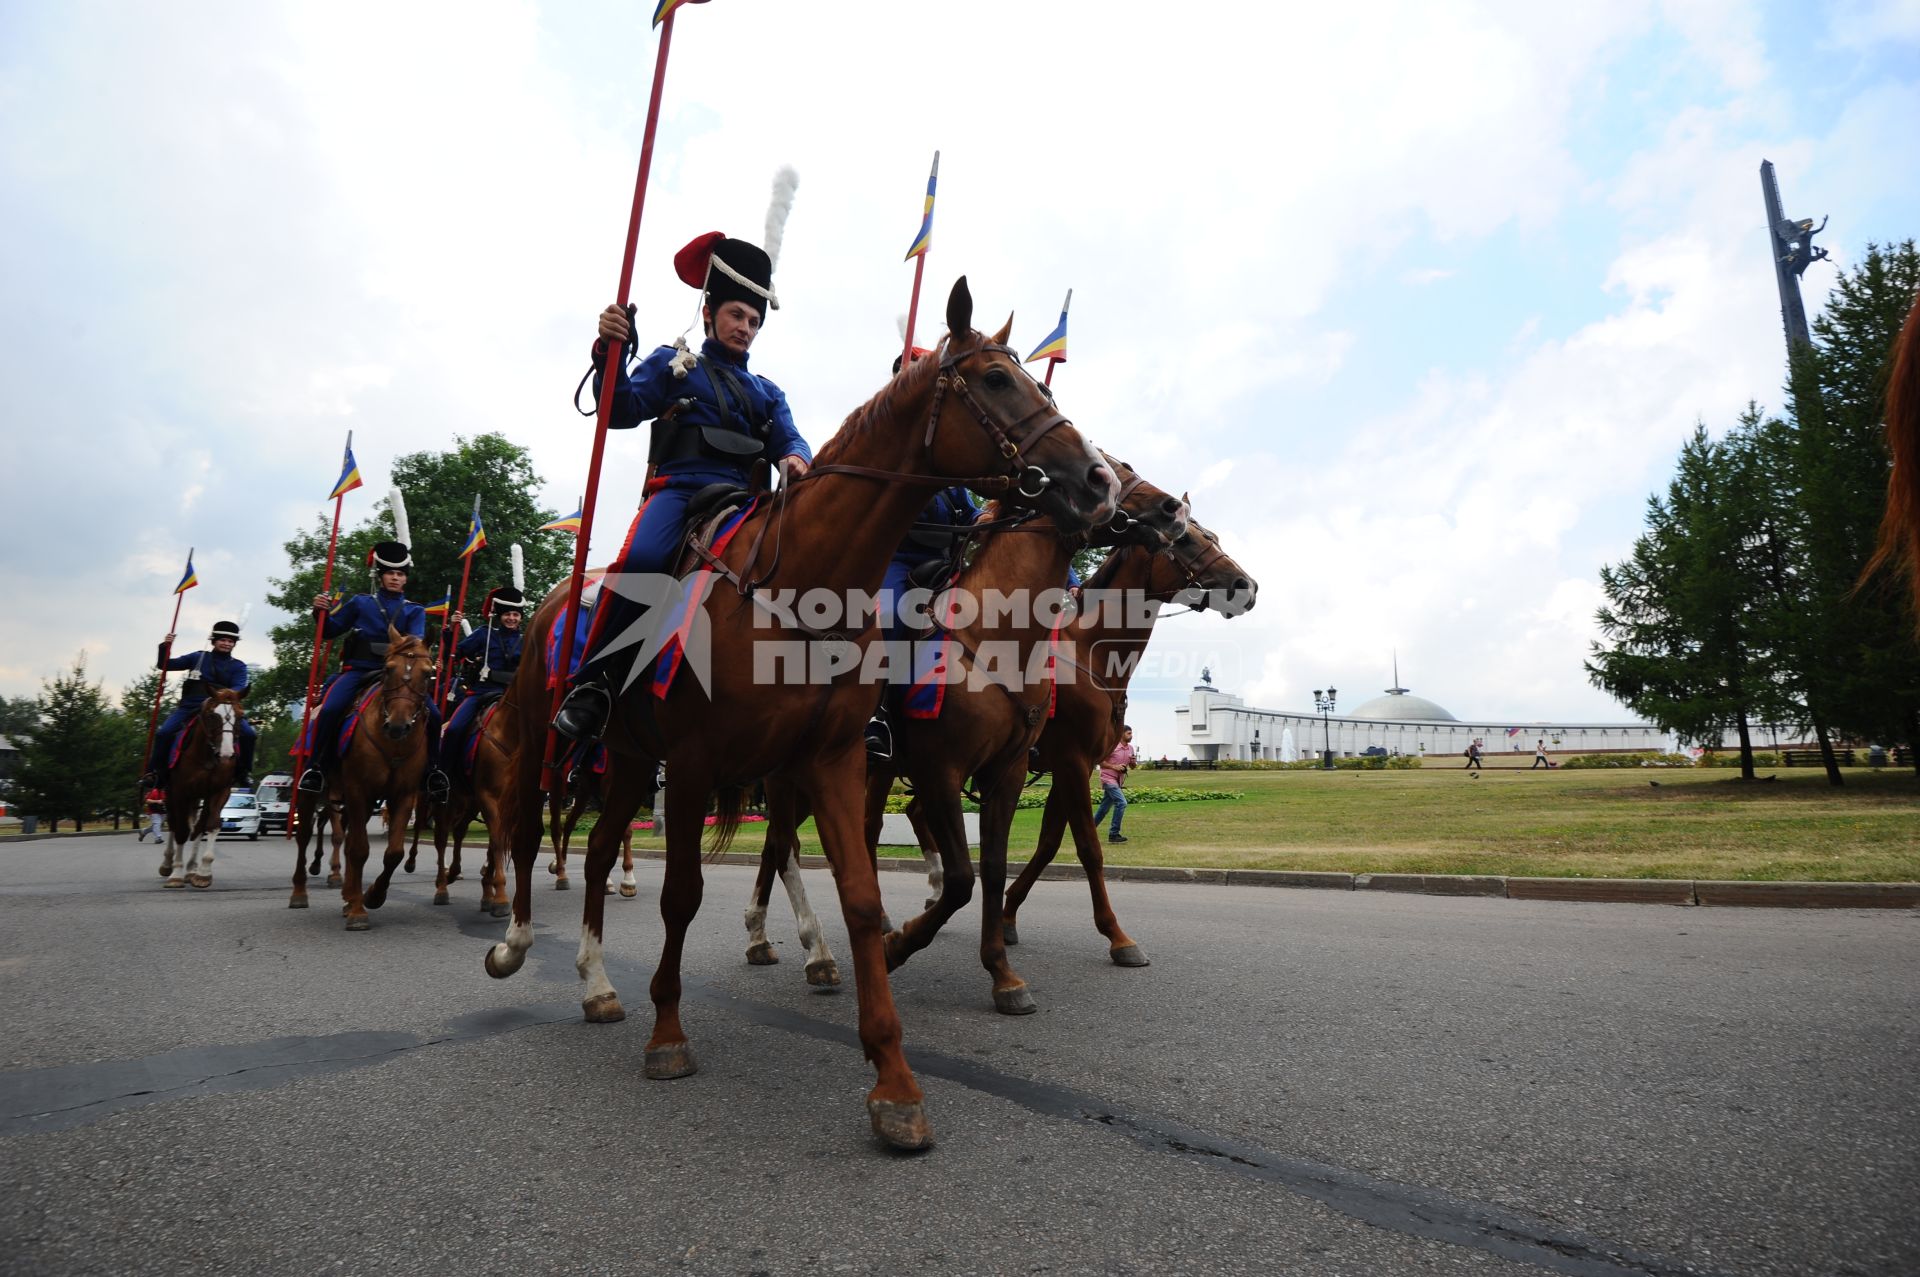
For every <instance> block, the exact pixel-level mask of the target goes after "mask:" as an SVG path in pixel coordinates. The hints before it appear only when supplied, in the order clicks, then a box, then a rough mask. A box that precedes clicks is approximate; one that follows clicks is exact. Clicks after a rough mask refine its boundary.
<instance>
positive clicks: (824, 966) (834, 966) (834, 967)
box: [807, 958, 840, 989]
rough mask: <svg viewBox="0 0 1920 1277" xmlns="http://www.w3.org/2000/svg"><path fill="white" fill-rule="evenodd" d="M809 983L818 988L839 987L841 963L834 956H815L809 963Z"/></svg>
mask: <svg viewBox="0 0 1920 1277" xmlns="http://www.w3.org/2000/svg"><path fill="white" fill-rule="evenodd" d="M807 983H808V984H810V985H812V986H813V987H814V988H816V989H837V988H839V987H840V966H839V964H838V963H836V962H835V961H834V960H833V959H832V958H815V959H814V960H813V961H812V962H809V963H808V964H807Z"/></svg>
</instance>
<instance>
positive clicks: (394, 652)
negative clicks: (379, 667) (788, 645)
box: [387, 634, 429, 660]
mask: <svg viewBox="0 0 1920 1277" xmlns="http://www.w3.org/2000/svg"><path fill="white" fill-rule="evenodd" d="M414 648H418V649H419V654H420V655H422V656H426V655H428V654H429V649H428V647H427V641H426V640H425V639H423V638H421V637H420V636H419V635H418V634H402V635H401V636H400V641H399V642H398V643H395V644H394V645H393V646H392V648H390V649H389V650H388V651H387V659H388V660H392V659H393V658H394V657H395V656H411V655H413V654H414V653H413V649H414Z"/></svg>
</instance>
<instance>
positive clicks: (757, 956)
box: [747, 940, 780, 967]
mask: <svg viewBox="0 0 1920 1277" xmlns="http://www.w3.org/2000/svg"><path fill="white" fill-rule="evenodd" d="M779 961H780V955H779V954H777V953H775V952H774V951H773V942H772V941H770V940H760V941H756V942H755V943H753V944H750V945H748V946H747V962H748V964H749V965H751V966H756V967H771V966H776V965H778V963H779Z"/></svg>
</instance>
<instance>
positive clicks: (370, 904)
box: [360, 891, 387, 909]
mask: <svg viewBox="0 0 1920 1277" xmlns="http://www.w3.org/2000/svg"><path fill="white" fill-rule="evenodd" d="M360 903H361V904H363V905H365V906H366V907H367V908H369V909H378V908H379V907H380V906H381V905H384V904H385V903H387V893H386V892H384V891H369V892H368V893H367V894H366V895H365V896H363V897H362V898H361V900H360Z"/></svg>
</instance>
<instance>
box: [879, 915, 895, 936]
mask: <svg viewBox="0 0 1920 1277" xmlns="http://www.w3.org/2000/svg"><path fill="white" fill-rule="evenodd" d="M892 930H894V925H893V919H892V918H889V917H887V911H886V910H884V909H882V910H881V911H880V934H881V935H883V936H884V935H886V934H887V933H888V932H890V931H892Z"/></svg>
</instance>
